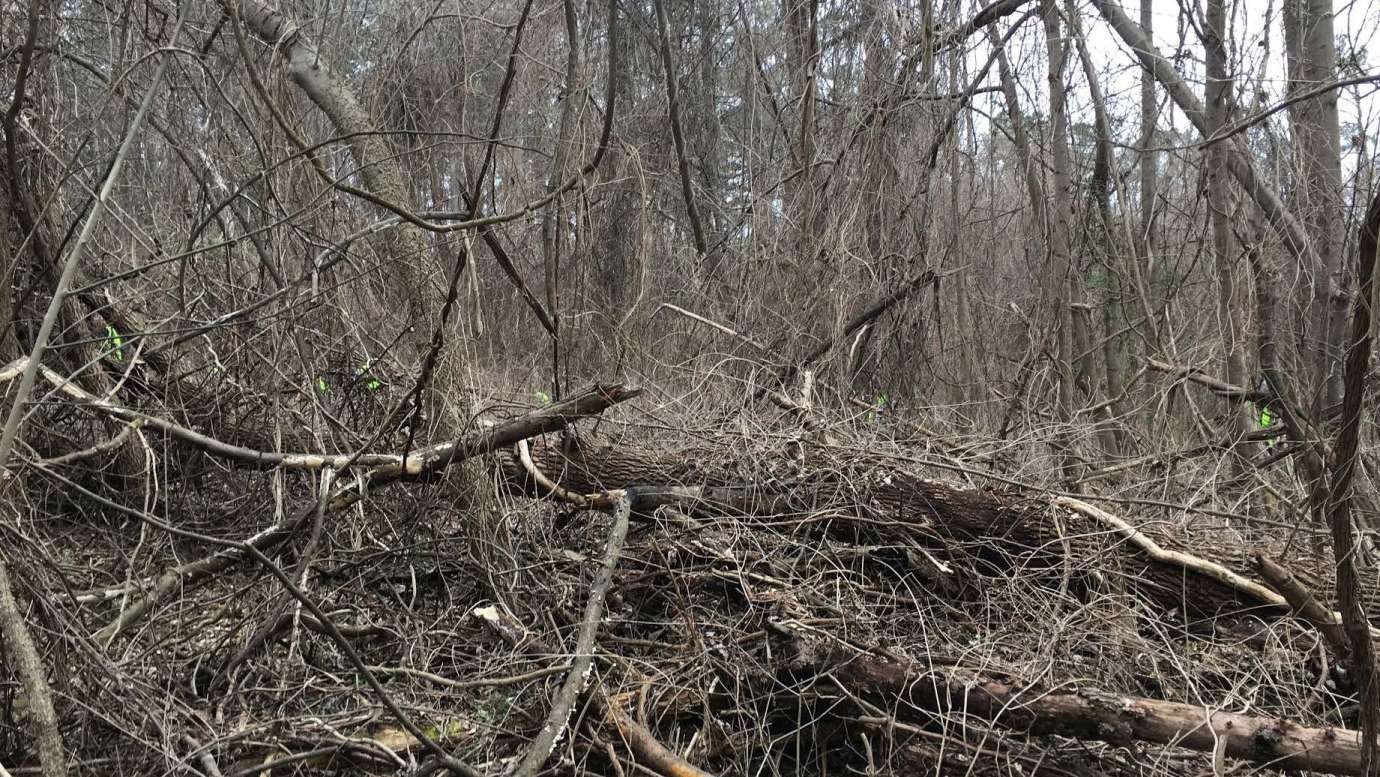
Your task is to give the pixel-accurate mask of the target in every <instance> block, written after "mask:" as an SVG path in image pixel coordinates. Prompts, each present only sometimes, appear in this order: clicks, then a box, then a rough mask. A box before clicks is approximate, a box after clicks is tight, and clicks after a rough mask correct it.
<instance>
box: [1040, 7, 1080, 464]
mask: <svg viewBox="0 0 1380 777" xmlns="http://www.w3.org/2000/svg"><path fill="white" fill-rule="evenodd" d="M1040 7H1041V17H1042V18H1043V20H1044V25H1045V47H1046V50H1047V51H1048V55H1049V147H1050V167H1051V168H1052V170H1051V172H1052V186H1051V187H1050V192H1049V195H1050V196H1049V207H1048V208H1047V209H1046V212H1045V215H1046V226H1045V230H1046V233H1047V235H1048V237H1047V241H1048V242H1047V245H1048V248H1049V257H1050V264H1049V269H1050V273H1051V274H1052V275H1053V280H1054V289H1055V294H1054V312H1055V316H1056V318H1055V326H1056V335H1057V337H1058V344H1059V351H1058V358H1059V369H1060V370H1061V372H1062V374H1061V375H1060V378H1059V397H1058V400H1059V403H1058V407H1057V408H1056V413H1057V415H1058V418H1059V421H1060V422H1061V423H1065V424H1066V423H1068V422H1070V421H1071V420H1072V419H1073V396H1074V395H1073V389H1074V385H1073V384H1074V373H1075V365H1074V331H1073V328H1074V326H1075V322H1074V320H1073V315H1072V305H1073V303H1074V285H1073V284H1074V277H1073V259H1072V253H1071V250H1070V241H1069V235H1070V233H1071V228H1070V224H1071V222H1072V218H1073V208H1072V189H1073V185H1072V182H1071V178H1070V173H1069V169H1070V161H1069V140H1068V134H1067V132H1066V131H1065V127H1064V125H1065V122H1066V120H1067V111H1066V108H1065V98H1064V64H1065V62H1066V61H1067V52H1068V47H1067V46H1066V45H1065V42H1064V37H1063V33H1062V32H1061V30H1060V22H1059V5H1058V2H1057V0H1041V2H1040ZM1060 437H1061V438H1062V439H1059V440H1056V445H1057V446H1058V448H1059V449H1060V458H1061V459H1062V461H1061V462H1060V465H1059V467H1060V476H1061V477H1062V479H1063V480H1064V482H1065V483H1067V484H1069V485H1070V487H1073V484H1074V483H1075V482H1076V481H1077V478H1078V464H1077V458H1076V456H1075V454H1074V451H1073V440H1072V437H1071V435H1070V434H1068V433H1067V432H1063V433H1061V434H1060Z"/></svg>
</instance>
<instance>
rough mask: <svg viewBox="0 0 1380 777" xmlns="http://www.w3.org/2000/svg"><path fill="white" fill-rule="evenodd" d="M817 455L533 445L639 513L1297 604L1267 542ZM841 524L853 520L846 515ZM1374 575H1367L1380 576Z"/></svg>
mask: <svg viewBox="0 0 1380 777" xmlns="http://www.w3.org/2000/svg"><path fill="white" fill-rule="evenodd" d="M819 450H820V451H821V452H822V454H821V455H823V456H824V459H822V464H821V467H820V468H819V469H818V470H817V471H815V470H807V471H805V472H802V473H799V474H797V475H796V476H795V479H794V480H793V481H792V483H790V484H784V483H779V482H764V481H762V480H760V479H758V478H757V476H756V475H755V474H753V475H742V474H740V473H739V472H738V470H737V466H736V465H735V464H733V463H732V461H733V459H732V456H733V454H732V446H731V445H730V444H729V443H728V442H724V443H722V444H715V443H712V442H711V443H707V444H701V445H699V446H697V447H695V448H689V449H683V450H668V451H660V450H650V449H646V448H641V447H637V446H634V445H630V444H623V445H616V446H615V445H603V444H598V443H595V442H583V443H581V444H579V445H576V446H562V445H560V444H559V443H556V442H539V443H537V444H535V445H533V446H532V447H531V449H530V460H531V462H532V463H533V465H534V466H535V467H536V468H537V470H538V471H540V472H541V473H543V475H544V477H545V478H547V479H549V480H550V481H552V482H555V483H556V484H557V485H559V486H560V487H561V488H562V489H564V490H566V491H569V492H573V493H579V494H604V493H611V492H614V491H617V490H620V489H636V490H638V492H639V493H638V494H637V495H636V496H637V498H635V499H634V508H635V509H637V510H639V511H645V510H647V509H650V508H651V507H655V506H656V505H660V504H678V505H681V506H682V507H686V508H687V509H695V510H704V511H708V512H716V511H719V512H721V511H725V510H726V511H729V512H731V513H734V514H737V515H746V516H769V515H782V514H808V513H813V512H816V511H819V510H825V509H836V510H837V513H838V514H839V515H865V516H867V517H866V518H863V519H860V522H859V523H858V524H857V525H856V526H854V527H853V528H849V529H848V530H849V531H853V530H855V529H856V530H864V531H873V532H878V533H880V534H882V535H883V536H884V537H886V538H888V539H889V540H892V541H897V542H903V543H907V544H911V543H914V542H916V541H917V538H918V536H919V535H918V534H917V532H919V531H921V530H923V531H925V532H929V533H937V534H938V535H940V536H943V537H946V538H949V539H951V540H953V541H957V542H961V543H969V542H973V543H979V544H982V545H986V546H988V547H991V548H993V549H994V550H998V551H1000V553H1002V554H1009V555H1012V556H1014V557H1019V558H1024V559H1025V560H1026V561H1027V562H1029V564H1030V565H1031V566H1032V567H1034V566H1046V567H1048V568H1058V569H1063V568H1065V565H1066V564H1068V565H1071V566H1072V568H1076V569H1099V568H1100V569H1104V570H1110V571H1111V572H1112V573H1114V574H1119V575H1121V576H1123V577H1124V578H1125V580H1126V582H1127V587H1128V588H1129V589H1131V590H1133V591H1135V592H1136V593H1138V594H1139V595H1140V596H1141V597H1143V598H1145V599H1146V600H1147V601H1150V602H1153V603H1154V604H1155V605H1156V606H1158V607H1160V608H1162V609H1163V610H1164V611H1166V612H1167V611H1169V610H1172V609H1179V610H1180V611H1183V612H1190V613H1194V614H1197V615H1202V616H1212V615H1220V614H1226V613H1241V612H1252V613H1255V614H1258V615H1259V614H1267V615H1274V616H1282V615H1286V614H1287V613H1288V612H1289V611H1290V607H1289V604H1288V602H1287V601H1286V600H1285V599H1284V598H1283V597H1282V596H1280V595H1279V594H1277V593H1275V592H1274V591H1272V590H1271V589H1270V588H1269V587H1267V586H1265V585H1263V584H1261V583H1259V582H1257V581H1256V580H1255V579H1254V577H1253V575H1254V569H1255V561H1254V559H1255V555H1256V553H1257V552H1258V551H1260V550H1263V549H1261V548H1255V547H1251V546H1247V545H1244V544H1236V543H1227V542H1223V543H1221V544H1219V545H1213V546H1211V547H1207V546H1204V545H1202V543H1201V539H1190V538H1187V537H1184V536H1182V535H1180V534H1177V533H1175V532H1172V531H1170V530H1167V529H1165V528H1164V527H1163V526H1162V525H1160V524H1158V523H1154V522H1152V523H1149V524H1146V525H1143V526H1141V525H1135V524H1133V523H1131V522H1127V521H1124V520H1122V519H1119V518H1116V517H1115V516H1112V515H1110V514H1108V513H1105V512H1103V511H1100V510H1097V509H1096V508H1091V507H1090V506H1088V505H1086V504H1085V503H1083V502H1079V501H1077V500H1068V499H1059V500H1051V499H1050V498H1049V497H1047V496H1041V495H1028V494H1023V493H1019V492H1016V491H1012V490H988V489H959V488H955V487H953V486H950V485H947V484H945V483H940V482H937V481H933V480H927V479H925V478H922V477H919V476H917V475H914V474H912V473H910V472H907V471H906V470H905V469H904V464H903V463H902V462H898V461H896V460H893V459H890V458H888V457H885V456H876V457H866V456H863V457H860V456H858V455H857V454H856V451H853V450H851V449H849V450H847V451H841V452H840V453H842V454H844V455H841V456H840V457H839V460H838V461H834V460H833V459H832V458H830V457H829V455H828V451H830V448H829V446H827V445H823V446H819ZM845 461H846V462H847V463H846V464H845V463H843V462H845ZM503 471H504V475H505V481H506V482H507V484H508V485H509V487H510V488H512V489H515V490H517V491H518V492H520V493H525V494H536V495H543V492H542V491H541V489H540V488H539V487H538V485H537V483H536V482H534V481H533V479H532V478H531V477H530V476H529V474H528V472H527V471H526V470H525V469H524V467H523V466H522V464H521V463H520V461H519V460H518V458H517V457H516V456H513V455H510V456H507V457H504V459H503ZM600 502H601V500H600V499H594V500H591V503H600ZM602 502H608V500H602ZM839 526H840V527H846V526H848V524H847V523H846V522H845V521H844V520H843V519H841V518H840V519H839ZM841 530H842V529H841ZM931 536H933V535H931ZM1190 549H1191V551H1192V552H1190ZM1277 551H1278V549H1277V548H1276V549H1275V552H1274V554H1273V555H1274V556H1276V557H1277V556H1278V552H1277ZM1285 561H1288V560H1287V559H1286V560H1285ZM1037 562H1038V563H1037ZM1023 563H1024V562H1023ZM1291 566H1292V567H1293V569H1294V571H1295V574H1296V576H1297V577H1298V578H1299V579H1300V581H1301V582H1302V583H1303V584H1304V585H1306V586H1307V587H1308V588H1309V590H1312V591H1315V592H1317V595H1318V596H1319V597H1320V598H1322V599H1324V600H1327V597H1329V596H1331V593H1332V591H1333V590H1334V587H1333V580H1332V577H1331V575H1330V571H1331V569H1330V567H1323V568H1317V569H1313V568H1310V566H1309V565H1308V564H1307V563H1306V562H1303V561H1299V562H1298V563H1296V564H1292V565H1291ZM1366 574H1367V579H1368V580H1369V579H1371V577H1370V575H1371V574H1373V573H1371V572H1367V573H1366ZM1372 587H1373V586H1372ZM1368 590H1369V589H1368ZM1377 604H1378V603H1377V602H1375V601H1372V600H1371V599H1370V598H1368V599H1367V602H1366V610H1367V614H1368V616H1369V617H1370V618H1371V619H1372V620H1376V621H1380V607H1377Z"/></svg>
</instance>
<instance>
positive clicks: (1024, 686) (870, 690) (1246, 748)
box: [794, 642, 1362, 775]
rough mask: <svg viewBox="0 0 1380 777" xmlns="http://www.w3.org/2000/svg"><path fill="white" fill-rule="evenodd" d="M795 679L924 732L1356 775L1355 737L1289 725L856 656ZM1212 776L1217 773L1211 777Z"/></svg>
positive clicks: (799, 662) (821, 659)
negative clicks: (1081, 743) (993, 732)
mask: <svg viewBox="0 0 1380 777" xmlns="http://www.w3.org/2000/svg"><path fill="white" fill-rule="evenodd" d="M801 644H805V645H807V647H805V648H803V649H800V652H798V653H796V655H795V664H796V666H795V667H794V669H795V670H796V671H799V670H801V669H805V670H809V671H811V672H816V673H820V674H823V673H824V672H828V676H829V677H830V678H832V679H833V680H834V681H835V682H837V683H839V684H840V685H841V686H843V687H844V688H846V689H847V690H848V691H849V692H850V693H852V694H854V695H856V696H859V697H862V698H864V699H867V700H868V701H871V702H873V703H875V704H876V705H877V706H879V707H882V708H883V709H887V710H891V711H892V714H894V715H895V716H896V717H897V718H899V719H902V720H910V721H915V722H922V723H929V722H931V721H933V720H934V719H935V718H936V717H943V716H948V715H953V716H955V717H958V716H962V717H963V718H966V719H969V720H971V719H978V720H982V721H984V722H986V723H988V724H991V725H995V726H998V727H1000V728H1004V729H1009V730H1013V731H1018V732H1020V733H1022V734H1033V735H1051V734H1052V735H1058V736H1065V737H1071V738H1074V739H1083V740H1095V741H1102V742H1111V743H1114V744H1126V743H1130V742H1134V741H1140V742H1151V743H1155V744H1161V745H1171V746H1174V747H1182V748H1187V749H1190V750H1198V751H1200V752H1205V753H1213V754H1214V755H1217V754H1220V756H1221V757H1226V758H1239V759H1242V760H1247V761H1253V762H1255V763H1259V764H1263V765H1266V766H1269V767H1270V768H1272V769H1301V770H1307V771H1314V772H1326V773H1329V774H1348V775H1349V774H1360V773H1361V771H1362V768H1361V749H1360V735H1359V733H1358V732H1356V731H1350V730H1347V729H1334V728H1305V727H1303V726H1300V725H1298V724H1295V723H1291V722H1289V721H1286V720H1278V719H1274V718H1262V717H1253V716H1250V715H1239V714H1236V713H1232V712H1222V711H1217V710H1213V709H1212V708H1210V707H1204V706H1199V705H1192V704H1179V703H1177V702H1169V701H1160V700H1157V699H1145V698H1139V697H1134V696H1122V695H1120V694H1113V693H1108V692H1106V691H1101V690H1096V689H1091V688H1080V689H1078V690H1070V689H1069V687H1068V686H1067V685H1061V686H1060V687H1059V688H1058V689H1057V690H1054V689H1049V688H1044V687H1041V686H1039V685H1038V684H1032V683H1024V682H1021V681H1019V680H1015V679H1011V678H1000V679H998V678H995V677H994V676H992V675H990V674H988V675H979V674H975V673H971V672H966V671H962V670H958V669H953V668H949V667H939V666H930V665H924V664H920V663H917V662H913V661H907V660H904V659H898V658H884V657H880V656H876V655H867V654H854V655H850V656H848V657H847V658H844V659H842V660H840V659H839V658H838V657H837V656H830V655H828V653H829V652H830V651H828V650H826V649H823V648H820V649H815V647H816V646H809V644H808V643H801V642H797V647H798V648H799V646H800V645H801ZM1218 773H1219V774H1220V773H1221V772H1218Z"/></svg>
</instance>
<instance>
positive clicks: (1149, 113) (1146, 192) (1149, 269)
mask: <svg viewBox="0 0 1380 777" xmlns="http://www.w3.org/2000/svg"><path fill="white" fill-rule="evenodd" d="M1140 26H1141V28H1142V29H1143V30H1144V31H1145V36H1146V39H1147V40H1154V31H1155V14H1154V0H1141V2H1140ZM1158 122H1159V105H1158V104H1157V103H1156V102H1155V74H1154V73H1152V72H1150V70H1149V69H1142V70H1141V71H1140V251H1139V253H1140V261H1141V265H1140V266H1141V268H1142V270H1143V272H1142V276H1141V277H1142V281H1143V283H1144V286H1145V291H1146V292H1148V294H1146V296H1147V297H1148V298H1149V301H1150V304H1151V308H1150V309H1149V310H1147V311H1146V315H1149V316H1155V318H1152V319H1151V320H1150V322H1149V324H1150V331H1151V332H1152V334H1154V336H1155V339H1158V338H1159V334H1158V331H1157V330H1158V328H1159V326H1158V323H1157V322H1158V315H1159V313H1160V311H1161V310H1162V309H1163V307H1164V294H1163V293H1162V286H1163V284H1161V283H1160V281H1159V278H1160V275H1161V270H1160V267H1159V262H1158V261H1156V258H1155V197H1156V192H1157V190H1158V188H1159V169H1160V157H1159V152H1157V151H1156V150H1155V125H1156V124H1157V123H1158Z"/></svg>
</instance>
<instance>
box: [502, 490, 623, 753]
mask: <svg viewBox="0 0 1380 777" xmlns="http://www.w3.org/2000/svg"><path fill="white" fill-rule="evenodd" d="M631 514H632V503H631V502H630V501H629V500H628V498H627V497H626V496H624V497H623V498H621V499H619V500H618V504H617V505H616V506H615V507H614V510H613V526H612V527H611V528H610V529H609V538H608V546H607V548H606V549H605V551H604V563H603V564H602V565H601V566H600V567H599V574H598V575H597V576H596V577H595V578H594V585H593V586H591V587H590V590H589V601H588V602H587V603H586V604H585V617H584V620H583V621H581V623H580V634H579V636H578V637H577V638H576V640H575V656H574V659H573V660H572V661H571V664H570V674H568V675H567V676H566V679H565V683H564V684H563V685H562V686H561V689H560V691H559V692H558V693H557V694H556V698H555V700H554V701H553V702H552V704H551V713H550V714H549V715H547V717H546V722H545V723H544V724H542V727H541V730H540V731H538V732H537V736H536V737H535V738H534V739H533V740H532V744H531V745H530V746H529V747H528V748H527V752H526V754H525V755H524V756H523V758H522V761H521V762H520V763H519V764H518V767H517V769H516V771H515V772H514V774H515V775H517V777H532V775H535V774H536V773H537V771H538V770H540V769H541V766H542V764H544V763H546V759H547V758H550V757H551V751H552V750H553V749H555V747H556V743H557V741H559V740H560V738H561V735H562V734H564V733H565V729H566V727H567V726H569V725H570V713H571V711H572V710H573V709H574V708H575V700H576V699H577V698H578V697H579V695H580V693H581V692H582V691H583V690H584V687H585V683H586V682H588V680H589V674H590V670H591V669H592V668H593V663H594V638H595V636H596V635H597V634H598V632H599V624H600V622H601V621H602V620H603V615H604V597H605V596H607V595H608V591H609V584H610V583H611V582H612V581H613V570H614V567H616V566H617V565H618V557H619V555H620V554H621V553H622V550H623V539H624V538H625V537H627V536H628V516H629V515H631Z"/></svg>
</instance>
